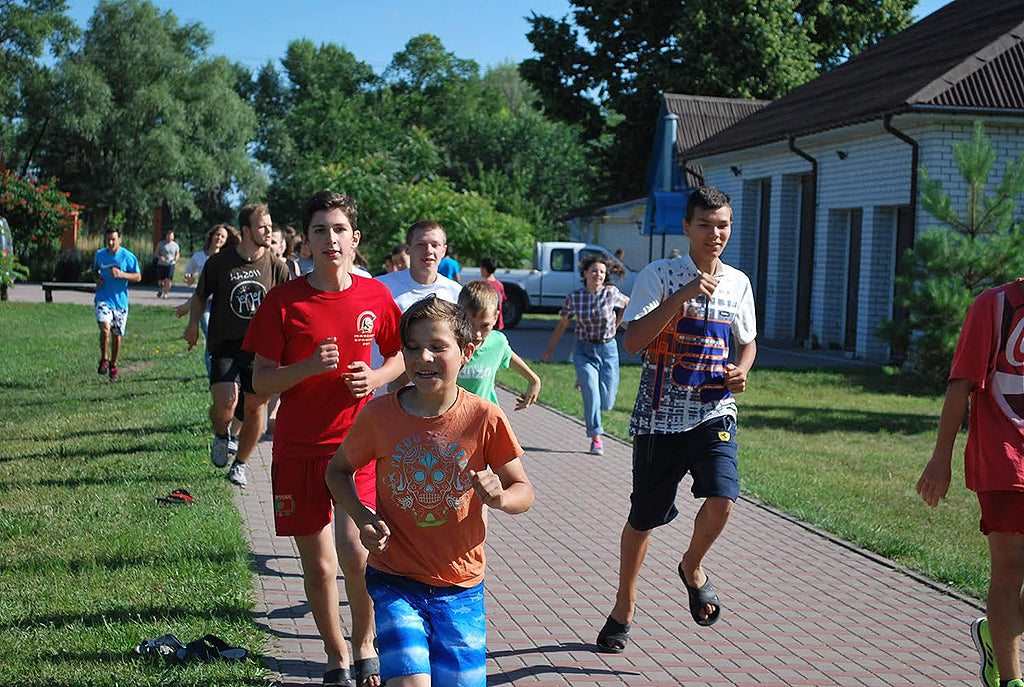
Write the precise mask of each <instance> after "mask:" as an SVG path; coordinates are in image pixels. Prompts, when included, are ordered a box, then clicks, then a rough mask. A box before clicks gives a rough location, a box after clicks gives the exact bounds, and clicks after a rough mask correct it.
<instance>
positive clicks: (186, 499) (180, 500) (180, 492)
mask: <svg viewBox="0 0 1024 687" xmlns="http://www.w3.org/2000/svg"><path fill="white" fill-rule="evenodd" d="M156 500H157V503H169V504H171V505H179V506H180V505H186V506H190V505H192V504H193V503H195V502H196V500H195V499H194V498H192V494H190V493H188V492H187V491H185V490H184V489H175V490H174V491H172V492H171V493H170V494H168V495H167V496H159V497H157V499H156Z"/></svg>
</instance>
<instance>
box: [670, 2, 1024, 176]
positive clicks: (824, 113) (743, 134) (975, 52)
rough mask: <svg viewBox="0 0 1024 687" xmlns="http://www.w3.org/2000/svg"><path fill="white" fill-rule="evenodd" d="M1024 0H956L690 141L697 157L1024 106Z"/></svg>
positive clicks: (688, 153) (690, 152) (692, 154)
mask: <svg viewBox="0 0 1024 687" xmlns="http://www.w3.org/2000/svg"><path fill="white" fill-rule="evenodd" d="M1022 42H1024V0H956V2H953V3H950V4H949V5H946V6H945V7H943V8H942V9H940V10H938V11H936V12H933V13H932V14H930V15H928V16H927V17H925V18H924V19H922V20H921V21H919V22H917V23H916V24H914V25H913V26H910V27H908V28H907V29H905V30H904V31H902V32H901V33H899V34H897V35H895V36H892V37H890V38H887V39H885V40H884V41H882V42H881V43H879V44H878V45H876V46H874V47H873V48H871V49H869V50H867V51H865V52H864V53H862V54H860V55H858V56H856V57H854V58H852V59H850V60H848V61H847V62H845V63H844V64H841V65H839V66H838V67H836V68H835V69H833V70H831V71H830V72H827V73H826V74H823V75H822V76H820V77H818V78H817V79H814V80H813V81H810V82H808V83H806V84H804V85H803V86H800V87H799V88H796V89H794V90H792V91H790V92H789V93H788V94H787V95H785V96H783V97H782V98H780V99H778V100H775V101H773V102H772V103H771V104H770V105H768V106H767V107H764V108H763V109H760V110H758V111H757V112H754V113H753V114H751V115H750V116H749V117H746V118H745V119H743V120H742V121H740V122H738V123H736V124H734V125H733V126H731V127H729V128H727V129H725V130H724V131H721V132H720V133H718V134H716V135H714V136H712V137H711V138H708V139H706V140H705V141H703V142H700V143H697V144H695V145H694V146H692V147H691V148H689V149H687V150H686V151H685V153H684V157H685V158H687V159H694V158H698V157H705V156H708V155H714V154H716V153H723V152H727V151H731V150H740V149H743V148H750V147H753V146H758V145H762V144H764V143H771V142H773V141H780V140H785V139H787V138H788V137H789V136H801V135H806V134H810V133H814V132H817V131H824V130H826V129H832V128H836V127H840V126H846V125H849V124H855V123H857V122H864V121H870V120H873V119H879V118H881V117H882V116H884V115H885V114H886V113H890V112H892V113H896V112H908V111H911V110H914V109H922V110H924V109H929V108H948V109H953V108H983V109H986V110H1000V109H1021V108H1024V45H1022Z"/></svg>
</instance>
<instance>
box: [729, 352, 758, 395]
mask: <svg viewBox="0 0 1024 687" xmlns="http://www.w3.org/2000/svg"><path fill="white" fill-rule="evenodd" d="M737 348H738V349H739V354H738V355H737V356H736V364H735V365H733V364H732V363H728V364H727V365H726V366H725V388H726V389H728V390H729V391H730V392H732V393H734V394H738V393H740V392H742V391H743V390H744V389H746V388H747V373H749V372H750V368H752V367H753V366H754V358H755V357H757V342H756V341H751V342H750V343H745V344H737Z"/></svg>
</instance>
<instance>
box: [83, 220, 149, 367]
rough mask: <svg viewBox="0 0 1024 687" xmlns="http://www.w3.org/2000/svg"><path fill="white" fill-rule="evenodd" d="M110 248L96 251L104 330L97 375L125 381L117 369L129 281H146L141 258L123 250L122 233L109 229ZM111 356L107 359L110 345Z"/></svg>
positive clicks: (97, 298) (98, 306)
mask: <svg viewBox="0 0 1024 687" xmlns="http://www.w3.org/2000/svg"><path fill="white" fill-rule="evenodd" d="M105 238H106V243H107V247H106V248H100V249H99V250H98V251H96V256H95V257H94V258H93V261H92V271H93V275H94V276H95V278H96V296H95V298H93V303H94V304H95V306H96V324H98V325H99V328H100V365H99V368H97V370H96V372H98V373H99V374H101V375H110V381H112V382H116V381H119V380H120V379H121V375H120V372H119V371H118V369H117V356H118V354H119V353H120V352H121V337H122V336H124V331H125V327H127V326H128V282H132V283H136V284H137V283H138V282H140V281H142V271H141V270H140V269H139V259H138V258H137V257H135V254H134V253H132V252H131V251H130V250H128V249H127V248H122V247H121V232H120V231H118V230H117V229H116V228H114V227H111V228H110V229H107V233H106V237H105ZM108 343H109V345H110V357H109V358H108V357H107V345H108Z"/></svg>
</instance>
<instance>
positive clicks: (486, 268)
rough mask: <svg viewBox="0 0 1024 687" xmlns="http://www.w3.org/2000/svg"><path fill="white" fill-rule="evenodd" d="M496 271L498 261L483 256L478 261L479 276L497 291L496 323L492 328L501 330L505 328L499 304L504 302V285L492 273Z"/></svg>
mask: <svg viewBox="0 0 1024 687" xmlns="http://www.w3.org/2000/svg"><path fill="white" fill-rule="evenodd" d="M497 271H498V261H497V260H495V259H494V258H484V259H483V260H481V261H480V278H481V279H483V280H484V281H485V282H487V283H488V284H490V285H491V287H492V288H493V289H494V290H495V291H497V292H498V323H497V324H496V325H495V326H494V328H495V329H498V330H502V329H504V328H505V318H504V316H502V314H501V306H502V305H504V303H505V285H504V284H502V283H501V282H500V281H498V278H497V277H495V276H494V273H495V272H497Z"/></svg>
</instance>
